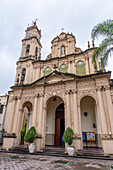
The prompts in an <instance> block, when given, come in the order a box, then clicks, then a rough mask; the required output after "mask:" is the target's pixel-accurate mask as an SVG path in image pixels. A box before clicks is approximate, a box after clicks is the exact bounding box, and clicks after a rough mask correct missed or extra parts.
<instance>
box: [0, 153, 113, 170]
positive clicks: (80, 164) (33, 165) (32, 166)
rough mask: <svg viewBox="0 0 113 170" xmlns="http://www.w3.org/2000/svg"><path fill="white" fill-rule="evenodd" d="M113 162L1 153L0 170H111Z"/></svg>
mask: <svg viewBox="0 0 113 170" xmlns="http://www.w3.org/2000/svg"><path fill="white" fill-rule="evenodd" d="M111 165H113V161H110V160H109V161H108V160H89V159H80V158H72V157H70V158H63V157H55V156H41V155H30V154H27V155H26V154H25V155H22V154H12V153H2V152H1V153H0V170H4V169H7V170H54V169H55V170H75V169H76V170H88V169H89V170H98V169H100V170H109V169H110V166H111Z"/></svg>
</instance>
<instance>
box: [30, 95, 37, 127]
mask: <svg viewBox="0 0 113 170" xmlns="http://www.w3.org/2000/svg"><path fill="white" fill-rule="evenodd" d="M37 99H38V98H37V96H35V99H34V106H33V111H32V122H31V126H36V114H37Z"/></svg>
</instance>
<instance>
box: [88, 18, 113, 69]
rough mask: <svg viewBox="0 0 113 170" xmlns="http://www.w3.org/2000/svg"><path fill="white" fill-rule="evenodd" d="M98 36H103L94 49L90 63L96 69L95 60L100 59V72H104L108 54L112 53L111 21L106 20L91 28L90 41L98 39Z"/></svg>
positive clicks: (112, 22) (112, 23) (112, 26)
mask: <svg viewBox="0 0 113 170" xmlns="http://www.w3.org/2000/svg"><path fill="white" fill-rule="evenodd" d="M99 35H101V36H103V37H104V39H103V41H102V42H101V43H100V45H99V47H98V48H96V49H95V51H94V53H93V55H92V62H93V63H94V66H95V68H97V60H98V59H100V64H101V70H103V71H104V68H105V66H106V64H107V62H108V57H109V54H110V52H112V51H113V20H110V19H109V20H106V21H104V22H102V23H99V24H97V25H96V26H94V27H93V29H92V32H91V37H92V39H93V40H94V39H95V38H98V36H99Z"/></svg>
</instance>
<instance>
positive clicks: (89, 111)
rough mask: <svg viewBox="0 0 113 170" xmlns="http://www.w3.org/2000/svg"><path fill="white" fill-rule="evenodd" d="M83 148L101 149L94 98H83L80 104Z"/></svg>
mask: <svg viewBox="0 0 113 170" xmlns="http://www.w3.org/2000/svg"><path fill="white" fill-rule="evenodd" d="M80 108H81V126H82V127H81V128H82V139H83V146H84V147H101V140H100V129H99V121H98V113H97V107H96V102H95V100H94V98H92V97H90V96H85V97H83V98H82V99H81V102H80Z"/></svg>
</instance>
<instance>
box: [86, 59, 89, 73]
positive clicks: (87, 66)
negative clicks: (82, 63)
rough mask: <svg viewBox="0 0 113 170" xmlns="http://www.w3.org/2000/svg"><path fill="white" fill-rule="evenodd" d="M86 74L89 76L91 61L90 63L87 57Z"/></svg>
mask: <svg viewBox="0 0 113 170" xmlns="http://www.w3.org/2000/svg"><path fill="white" fill-rule="evenodd" d="M86 74H89V61H88V57H86Z"/></svg>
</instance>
